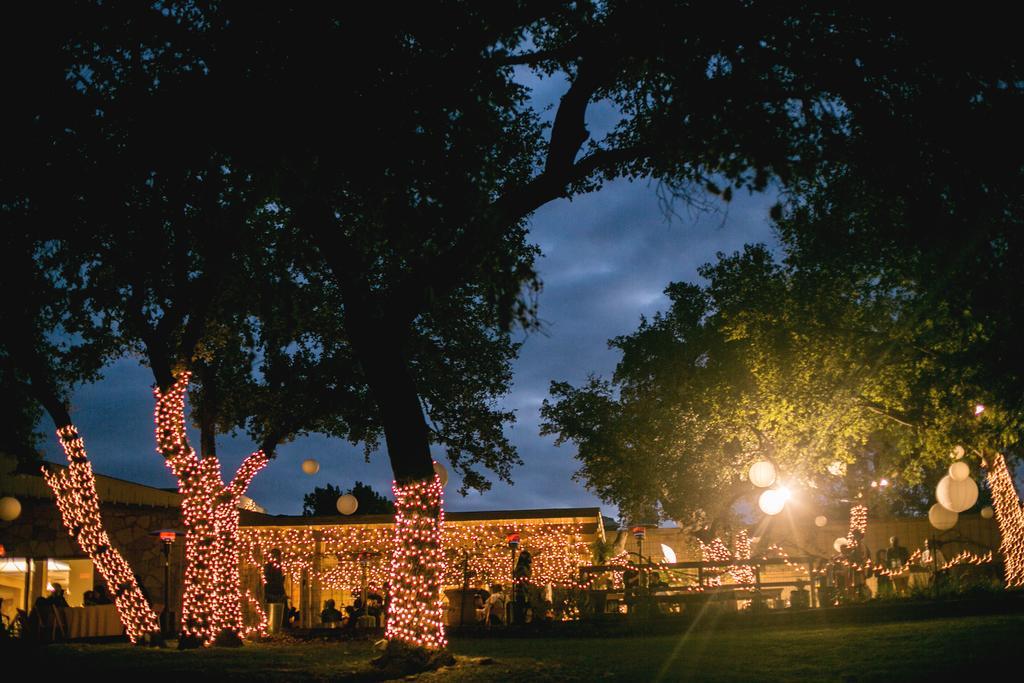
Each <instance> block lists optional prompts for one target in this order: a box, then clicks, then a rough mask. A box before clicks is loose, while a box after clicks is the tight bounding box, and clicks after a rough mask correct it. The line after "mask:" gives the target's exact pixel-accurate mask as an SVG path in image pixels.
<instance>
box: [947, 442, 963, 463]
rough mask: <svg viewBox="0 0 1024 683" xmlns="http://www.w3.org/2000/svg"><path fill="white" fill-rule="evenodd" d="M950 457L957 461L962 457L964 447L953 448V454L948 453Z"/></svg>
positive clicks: (958, 445)
mask: <svg viewBox="0 0 1024 683" xmlns="http://www.w3.org/2000/svg"><path fill="white" fill-rule="evenodd" d="M950 455H952V456H953V459H954V460H959V459H960V458H962V457H964V447H963V446H961V445H960V444H957V445H956V446H953V452H952V453H950Z"/></svg>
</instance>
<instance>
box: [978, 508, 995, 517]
mask: <svg viewBox="0 0 1024 683" xmlns="http://www.w3.org/2000/svg"><path fill="white" fill-rule="evenodd" d="M994 514H995V510H993V509H992V506H991V505H986V506H985V507H983V508H981V517H982V519H992V515H994Z"/></svg>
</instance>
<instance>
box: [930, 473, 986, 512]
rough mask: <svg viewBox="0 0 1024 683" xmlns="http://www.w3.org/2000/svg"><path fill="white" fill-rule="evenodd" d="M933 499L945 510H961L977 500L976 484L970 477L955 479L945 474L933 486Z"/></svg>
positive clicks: (968, 507) (969, 506)
mask: <svg viewBox="0 0 1024 683" xmlns="http://www.w3.org/2000/svg"><path fill="white" fill-rule="evenodd" d="M935 499H936V500H937V501H939V503H941V504H942V507H944V508H946V509H947V510H952V511H953V512H963V511H964V510H967V509H970V508H971V506H973V505H974V504H975V503H977V502H978V484H977V483H976V482H975V481H974V480H973V479H971V478H970V477H967V478H966V479H963V480H960V481H957V480H955V479H953V477H950V476H948V475H947V476H945V477H943V478H942V479H941V480H940V481H939V485H938V486H936V487H935Z"/></svg>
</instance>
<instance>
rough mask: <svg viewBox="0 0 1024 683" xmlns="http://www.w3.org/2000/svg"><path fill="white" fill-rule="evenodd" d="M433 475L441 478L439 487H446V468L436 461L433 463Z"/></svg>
mask: <svg viewBox="0 0 1024 683" xmlns="http://www.w3.org/2000/svg"><path fill="white" fill-rule="evenodd" d="M434 473H435V474H436V475H437V476H439V477H440V478H441V486H447V485H448V468H446V467H445V466H444V465H442V464H441V463H439V462H438V461H436V460H435V461H434Z"/></svg>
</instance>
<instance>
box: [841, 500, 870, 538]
mask: <svg viewBox="0 0 1024 683" xmlns="http://www.w3.org/2000/svg"><path fill="white" fill-rule="evenodd" d="M867 531H868V506H867V505H854V506H853V507H851V508H850V528H849V530H848V531H847V532H846V540H847V541H848V544H849V545H850V547H854V546H856V545H857V538H858V536H859V537H861V538H863V537H864V534H866V533H867Z"/></svg>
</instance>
